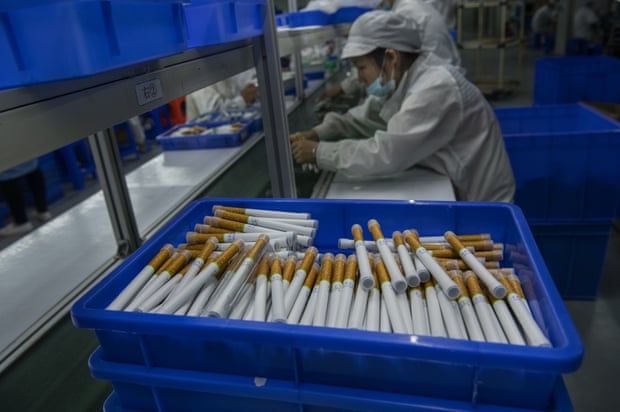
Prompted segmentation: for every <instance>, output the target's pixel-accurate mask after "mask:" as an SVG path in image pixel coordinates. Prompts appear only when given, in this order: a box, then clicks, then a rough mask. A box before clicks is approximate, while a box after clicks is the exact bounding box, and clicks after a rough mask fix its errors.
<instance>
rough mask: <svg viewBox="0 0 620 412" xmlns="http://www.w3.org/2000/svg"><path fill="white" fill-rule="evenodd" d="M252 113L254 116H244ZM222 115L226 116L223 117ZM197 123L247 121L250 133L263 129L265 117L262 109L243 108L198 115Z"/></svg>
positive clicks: (216, 124) (212, 124)
mask: <svg viewBox="0 0 620 412" xmlns="http://www.w3.org/2000/svg"><path fill="white" fill-rule="evenodd" d="M246 114H248V115H252V116H253V117H252V118H247V117H244V115H246ZM222 117H224V118H223V119H222ZM194 122H195V123H204V124H205V125H207V126H209V127H211V126H219V125H223V124H230V123H234V122H240V123H246V124H247V125H248V132H249V133H250V134H252V133H256V132H260V131H262V130H263V118H262V117H261V115H260V111H258V110H256V109H242V110H228V111H226V112H224V113H222V112H208V113H203V114H201V115H200V116H198V117H197V118H196V119H195V121H194Z"/></svg>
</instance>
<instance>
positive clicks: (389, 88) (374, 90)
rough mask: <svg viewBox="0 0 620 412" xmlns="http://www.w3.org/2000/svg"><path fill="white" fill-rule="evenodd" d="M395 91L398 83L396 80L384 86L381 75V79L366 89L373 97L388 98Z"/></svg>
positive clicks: (391, 80) (378, 78) (377, 79)
mask: <svg viewBox="0 0 620 412" xmlns="http://www.w3.org/2000/svg"><path fill="white" fill-rule="evenodd" d="M394 89H396V82H395V81H394V79H390V80H389V81H388V82H386V83H385V84H383V85H382V84H381V75H379V77H377V78H376V79H375V81H374V82H372V83H370V85H369V86H368V87H367V88H366V92H368V94H369V95H371V96H377V97H386V96H388V95H389V94H390V93H392V92H393V91H394Z"/></svg>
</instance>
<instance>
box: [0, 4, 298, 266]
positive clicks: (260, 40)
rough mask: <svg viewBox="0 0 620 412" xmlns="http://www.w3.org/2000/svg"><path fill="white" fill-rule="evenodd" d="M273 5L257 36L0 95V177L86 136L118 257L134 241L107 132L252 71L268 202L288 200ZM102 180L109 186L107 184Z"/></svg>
mask: <svg viewBox="0 0 620 412" xmlns="http://www.w3.org/2000/svg"><path fill="white" fill-rule="evenodd" d="M271 10H273V0H268V1H267V3H266V5H265V6H264V7H263V11H262V16H263V35H262V36H259V37H255V38H252V39H248V40H245V41H241V42H235V43H231V44H226V45H222V46H217V47H207V48H200V49H194V50H188V51H186V52H184V53H181V54H178V55H175V56H170V57H167V58H164V59H160V60H156V61H152V62H147V63H144V64H138V65H133V66H129V67H124V68H122V69H119V70H115V71H113V72H106V73H103V74H101V75H96V76H91V77H89V78H84V79H76V80H69V81H63V82H54V83H50V84H43V85H34V86H28V87H23V88H17V89H11V90H7V91H3V92H0V136H2V138H1V139H0V170H4V169H7V168H9V167H12V166H15V165H17V164H19V163H21V162H23V161H26V160H28V159H31V158H33V157H36V156H40V155H42V154H45V153H48V152H50V151H52V150H55V149H58V148H60V147H62V146H64V145H67V144H69V143H72V142H75V141H77V140H79V139H82V138H83V137H85V136H89V140H90V143H91V149H92V150H93V157H94V158H95V159H98V161H97V162H96V166H97V174H98V176H101V177H103V178H102V179H101V184H102V189H103V191H104V193H105V195H106V202H107V205H108V211H109V216H110V220H111V223H112V226H113V227H114V228H115V234H116V236H117V243H118V246H119V251H121V256H126V255H127V254H129V253H131V252H132V251H133V250H135V249H136V248H137V247H139V245H140V243H141V241H140V239H139V236H138V233H137V230H135V228H136V227H137V225H136V219H135V215H134V213H133V210H132V208H131V202H130V201H129V198H128V196H122V194H123V193H127V192H128V191H127V184H126V182H125V179H124V176H123V175H122V173H119V171H118V170H115V169H118V168H119V165H120V164H121V163H120V155H119V153H118V149H117V148H116V146H115V145H114V140H115V139H114V133H113V131H112V130H111V127H113V125H115V124H117V123H121V122H123V121H125V120H127V119H128V118H130V117H132V116H136V115H139V114H141V113H144V112H147V111H149V110H151V109H153V108H155V107H157V106H160V105H162V104H165V103H167V102H169V101H171V100H174V99H176V98H178V97H181V96H185V95H187V94H189V93H191V92H193V91H196V90H198V89H201V88H203V87H206V86H208V85H210V84H213V83H215V82H218V81H220V80H223V79H226V78H228V77H230V76H231V75H232V74H236V73H240V72H242V71H244V70H247V69H249V68H251V67H253V66H255V67H256V69H257V76H258V82H259V84H260V85H261V87H262V90H264V91H265V92H264V93H261V94H260V99H261V105H262V107H268V108H269V110H265V113H264V114H263V124H264V129H265V140H266V143H267V161H268V163H269V175H270V178H271V184H272V191H273V193H274V196H275V197H295V196H296V189H295V177H294V169H293V163H292V159H291V155H290V143H289V139H288V124H287V118H286V110H285V106H284V98H283V93H282V84H281V71H280V61H279V56H280V54H279V51H278V41H277V34H276V28H275V27H276V26H275V18H274V15H273V13H272V12H271ZM108 177H109V179H108Z"/></svg>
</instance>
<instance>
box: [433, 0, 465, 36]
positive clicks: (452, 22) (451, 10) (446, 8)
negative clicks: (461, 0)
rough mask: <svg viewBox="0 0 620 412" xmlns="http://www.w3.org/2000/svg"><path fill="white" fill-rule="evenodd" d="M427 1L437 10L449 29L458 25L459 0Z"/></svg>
mask: <svg viewBox="0 0 620 412" xmlns="http://www.w3.org/2000/svg"><path fill="white" fill-rule="evenodd" d="M425 3H427V4H430V5H431V6H433V8H434V9H435V10H437V12H438V13H439V14H440V15H441V17H443V20H444V22H445V23H446V26H447V27H448V28H449V29H453V28H455V27H456V4H457V0H425Z"/></svg>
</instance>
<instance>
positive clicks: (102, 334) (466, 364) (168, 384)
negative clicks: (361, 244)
mask: <svg viewBox="0 0 620 412" xmlns="http://www.w3.org/2000/svg"><path fill="white" fill-rule="evenodd" d="M216 204H224V205H229V206H235V207H242V208H255V209H277V210H283V211H294V212H301V211H303V212H309V213H311V215H312V217H313V218H315V219H318V220H319V221H320V222H321V226H320V228H319V230H318V232H317V235H316V237H315V239H314V243H315V245H316V246H317V248H318V249H319V251H321V252H327V251H336V250H337V246H336V244H337V240H338V238H339V237H343V236H346V235H347V234H348V233H350V228H351V225H352V224H353V223H359V222H364V221H367V220H368V219H369V218H371V217H372V218H376V219H378V220H379V221H380V222H381V225H382V227H383V229H384V231H385V232H391V231H392V230H397V229H402V228H403V227H416V228H417V229H418V230H419V231H420V234H421V235H423V236H424V235H430V234H437V233H443V231H445V230H447V229H452V230H455V231H456V232H457V233H458V232H460V233H476V232H488V233H490V234H491V237H492V238H493V239H494V240H495V241H497V242H502V243H503V244H504V245H505V247H506V250H507V253H506V258H505V261H504V263H505V264H506V265H507V266H514V267H515V268H518V272H517V273H519V275H520V278H521V281H522V283H523V287H524V290H525V293H526V295H527V297H528V300H529V301H530V302H531V308H532V311H533V313H534V316H535V318H536V320H537V322H538V324H539V325H540V327H541V329H542V330H543V331H544V332H545V334H547V336H548V337H549V339H550V341H551V343H552V347H547V348H541V347H527V346H526V347H523V346H515V345H507V344H493V343H478V342H470V341H464V340H458V339H443V338H437V337H430V336H415V337H414V336H410V335H407V334H387V333H375V332H367V331H357V330H344V329H336V328H322V327H309V326H301V325H287V324H278V323H264V322H249V321H237V320H230V319H216V318H204V317H191V316H169V315H159V314H149V313H137V312H122V311H110V310H106V309H105V308H106V307H107V306H108V305H109V303H110V302H111V301H112V300H113V299H114V298H115V297H116V296H117V295H118V293H119V292H120V291H121V290H123V289H124V288H125V287H126V286H127V284H128V283H129V282H130V281H131V280H132V279H133V277H134V276H136V274H137V273H138V272H139V271H140V269H141V268H142V267H144V266H145V265H146V264H147V263H148V262H149V261H150V259H151V258H152V256H154V255H155V254H156V253H157V252H158V251H159V249H160V248H161V247H162V245H163V244H165V243H173V244H178V243H180V242H184V241H185V235H186V232H187V231H188V230H193V228H194V225H195V224H196V223H197V222H202V221H203V218H204V216H205V215H206V214H209V213H210V211H211V210H212V207H213V206H214V205H216ZM72 318H73V321H74V323H75V324H76V326H78V327H81V328H89V329H94V330H95V333H96V335H97V338H98V340H99V343H100V345H101V350H100V351H99V352H97V353H96V354H95V355H94V356H93V358H92V359H91V364H90V366H91V370H92V372H93V374H94V375H95V376H96V377H98V378H100V379H108V380H110V381H112V383H113V385H114V387H115V390H116V391H117V394H118V395H119V398H118V399H119V401H120V402H121V404H122V407H123V408H126V409H128V410H131V409H132V408H135V409H139V410H154V408H158V409H157V410H160V411H166V412H168V411H174V410H176V409H175V408H176V407H178V406H179V405H190V407H189V409H191V408H192V407H193V406H195V405H198V404H211V403H212V402H215V403H214V405H218V404H221V402H227V401H231V402H232V403H231V404H230V405H236V406H231V408H230V409H227V410H231V411H233V410H245V409H244V408H246V407H247V405H246V403H248V402H251V403H253V402H257V403H258V404H259V405H261V404H262V405H263V407H262V408H261V407H260V406H258V407H257V409H261V410H276V411H277V410H286V411H288V410H291V411H293V410H295V411H298V410H300V409H299V408H300V404H303V405H304V406H307V408H308V409H307V410H315V409H312V407H313V406H312V405H318V406H321V408H318V409H316V410H325V411H332V410H334V409H330V405H331V406H332V407H334V408H336V409H335V410H341V409H338V408H342V409H344V410H346V407H345V406H346V405H345V404H346V402H345V401H346V400H347V399H349V400H350V401H351V402H353V404H354V405H358V402H359V405H363V404H364V403H365V402H369V403H368V405H374V407H378V406H379V405H382V406H385V408H386V409H389V407H390V405H392V403H393V402H397V401H398V402H401V403H400V404H398V403H396V404H394V405H398V406H399V407H401V409H403V410H405V409H406V408H407V407H408V408H410V409H409V410H411V408H415V407H418V408H419V409H418V410H425V409H424V408H425V407H427V406H428V409H431V408H432V407H434V406H437V407H439V406H443V407H445V408H448V407H449V406H450V407H452V408H453V410H472V411H475V410H477V411H490V410H496V411H502V410H504V409H505V410H514V411H520V410H523V409H527V410H538V411H542V410H547V411H548V410H554V409H553V408H554V407H555V403H554V402H555V400H556V394H557V390H558V384H559V382H561V375H562V374H563V373H568V372H571V371H574V370H576V368H578V366H579V363H580V361H581V357H582V355H583V348H582V345H581V343H580V340H579V336H578V334H577V332H576V330H575V328H574V326H573V325H572V322H571V320H570V316H569V315H568V313H567V312H566V309H565V308H564V306H563V303H562V300H561V298H560V296H559V295H558V293H557V290H556V288H555V286H554V284H553V280H552V279H551V277H550V276H549V273H548V271H547V270H546V267H545V264H544V262H543V260H542V258H541V256H540V254H539V252H538V250H537V248H536V245H535V243H534V239H533V238H532V235H531V233H530V231H529V229H528V227H527V223H526V221H525V218H524V217H523V215H522V213H521V211H520V210H519V209H518V208H517V207H515V206H513V205H509V204H499V203H487V204H482V203H473V202H467V203H465V202H464V203H454V202H450V203H440V202H438V203H433V202H416V203H414V204H412V203H409V202H403V201H401V202H381V201H364V202H362V201H358V202H356V201H340V200H308V199H305V200H291V199H277V200H271V199H207V200H202V201H198V202H195V203H193V204H192V205H190V206H189V207H188V208H186V209H185V210H184V211H183V212H181V213H180V214H179V215H178V216H177V217H176V218H175V219H173V220H172V221H171V222H170V223H169V224H168V225H166V227H164V228H163V229H162V230H161V231H159V232H158V233H157V234H156V235H154V236H153V237H151V238H150V239H149V240H148V241H147V242H146V243H145V244H144V245H143V246H142V247H141V248H140V249H139V250H138V251H137V252H136V253H134V254H133V255H132V256H131V257H129V258H128V259H127V260H126V261H125V262H123V263H122V264H121V265H120V266H119V267H118V268H116V269H115V270H114V271H113V272H112V273H111V274H110V275H108V276H107V278H106V279H104V280H103V281H102V282H101V283H99V284H98V285H96V286H95V287H94V288H92V289H91V290H90V291H89V292H88V293H87V294H86V295H85V296H84V297H82V298H81V299H80V300H79V301H78V302H76V304H75V305H74V306H73V308H72ZM102 362H105V364H103V363H102ZM412 371H415V373H412ZM263 378H264V379H263ZM255 379H257V380H255ZM261 382H262V383H261ZM318 388H326V390H319V389H318ZM313 390H316V392H313ZM231 393H233V395H231ZM310 393H312V395H310ZM338 393H341V394H344V395H345V396H344V397H343V398H342V399H339V400H338V399H337V397H335V395H334V394H338ZM330 394H331V395H330ZM354 394H355V396H354V397H353V398H352V395H354ZM332 395H334V396H332ZM298 396H299V397H298ZM306 396H309V397H306ZM355 397H359V398H358V399H356V398H355ZM248 398H250V399H248ZM252 398H260V399H252ZM560 401H561V400H560ZM218 402H220V403H218ZM289 402H292V404H289ZM332 402H333V403H332ZM372 402H377V403H376V404H373V403H372ZM384 402H385V403H384ZM416 402H422V403H421V404H420V405H422V406H420V405H418V404H417V403H416ZM306 403H307V405H306ZM353 404H351V405H353ZM433 405H434V406H433ZM438 405H439V406H438ZM565 406H566V405H565ZM356 407H357V406H354V407H353V408H354V409H356ZM367 408H369V409H367V410H378V408H377V409H372V407H370V406H367ZM567 408H569V409H570V403H569V404H568V406H567ZM186 410H188V409H186ZM304 410H306V409H305V408H304ZM361 410H366V409H361ZM390 410H392V409H390ZM398 410H400V409H398ZM433 410H437V409H433ZM439 410H442V409H439ZM446 410H451V409H446Z"/></svg>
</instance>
